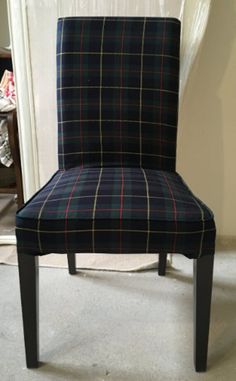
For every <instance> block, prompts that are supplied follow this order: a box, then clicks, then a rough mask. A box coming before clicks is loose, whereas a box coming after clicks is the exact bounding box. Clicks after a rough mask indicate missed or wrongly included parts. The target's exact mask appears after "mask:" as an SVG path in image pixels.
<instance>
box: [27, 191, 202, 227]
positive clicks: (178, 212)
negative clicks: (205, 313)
mask: <svg viewBox="0 0 236 381" xmlns="http://www.w3.org/2000/svg"><path fill="white" fill-rule="evenodd" d="M91 197H93V196H91ZM32 210H38V208H32ZM92 210H93V209H91V208H89V209H70V212H73V213H78V212H92ZM109 211H112V212H120V213H119V215H120V218H121V215H122V216H123V214H124V212H143V213H147V209H134V208H122V213H121V207H120V208H96V212H109ZM151 212H152V213H153V212H158V213H160V212H161V213H165V212H166V209H152V210H151ZM47 213H48V214H57V213H58V210H47ZM181 214H182V215H188V214H189V215H193V214H196V215H198V214H199V212H193V211H177V210H176V216H177V215H181ZM199 221H200V220H199Z"/></svg>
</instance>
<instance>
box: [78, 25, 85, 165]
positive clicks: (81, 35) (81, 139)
mask: <svg viewBox="0 0 236 381" xmlns="http://www.w3.org/2000/svg"><path fill="white" fill-rule="evenodd" d="M83 32H84V21H82V26H81V34H80V51H81V52H82V46H83ZM82 57H83V54H80V86H82V76H83V70H82ZM79 112H80V119H81V120H80V149H81V165H82V167H83V134H82V88H81V87H80V105H79Z"/></svg>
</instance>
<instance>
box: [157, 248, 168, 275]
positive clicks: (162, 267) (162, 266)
mask: <svg viewBox="0 0 236 381" xmlns="http://www.w3.org/2000/svg"><path fill="white" fill-rule="evenodd" d="M166 260H167V253H160V254H159V263H158V275H161V276H164V275H166Z"/></svg>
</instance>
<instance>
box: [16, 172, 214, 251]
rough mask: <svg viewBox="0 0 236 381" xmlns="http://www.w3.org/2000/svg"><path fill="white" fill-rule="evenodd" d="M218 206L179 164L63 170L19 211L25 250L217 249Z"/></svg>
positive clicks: (19, 231) (20, 241) (20, 236)
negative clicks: (192, 185) (192, 186)
mask: <svg viewBox="0 0 236 381" xmlns="http://www.w3.org/2000/svg"><path fill="white" fill-rule="evenodd" d="M214 238H215V225H214V220H213V215H212V212H211V211H210V210H209V209H208V208H207V207H206V206H205V205H204V204H203V203H202V202H201V201H200V200H199V199H197V198H196V197H195V196H194V195H193V194H192V192H191V191H190V190H189V188H188V187H187V185H185V183H184V182H183V180H182V178H181V177H180V176H179V175H178V174H177V173H175V172H168V171H156V170H152V169H144V168H126V167H116V168H111V167H100V168H83V167H75V168H72V169H68V170H66V171H64V170H59V171H58V172H57V173H56V174H55V175H54V177H53V178H52V179H51V180H50V181H49V182H48V184H47V185H46V186H45V187H44V188H43V189H42V190H40V191H39V192H38V193H37V194H36V195H35V196H34V197H33V198H32V199H31V200H30V201H29V202H28V203H27V204H26V205H25V206H24V207H23V208H22V209H21V210H20V211H19V212H18V215H17V240H18V252H20V253H21V252H22V253H24V252H28V253H31V254H46V253H51V252H56V253H66V252H96V253H101V252H105V253H157V252H160V251H162V252H168V253H182V254H185V255H186V256H188V257H189V258H193V257H198V256H201V255H204V254H212V253H213V252H214Z"/></svg>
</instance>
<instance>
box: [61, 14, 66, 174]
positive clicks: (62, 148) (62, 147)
mask: <svg viewBox="0 0 236 381" xmlns="http://www.w3.org/2000/svg"><path fill="white" fill-rule="evenodd" d="M63 33H64V20H62V27H61V44H60V52H61V54H60V89H62V45H63ZM60 100H61V102H60V103H61V104H60V119H61V121H62V120H63V111H62V90H60ZM61 139H62V142H63V141H64V130H63V126H62V125H61ZM60 147H61V150H62V154H61V156H62V166H63V169H64V168H65V158H64V144H61V146H60Z"/></svg>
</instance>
